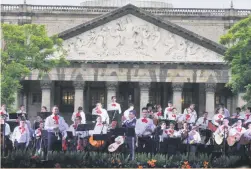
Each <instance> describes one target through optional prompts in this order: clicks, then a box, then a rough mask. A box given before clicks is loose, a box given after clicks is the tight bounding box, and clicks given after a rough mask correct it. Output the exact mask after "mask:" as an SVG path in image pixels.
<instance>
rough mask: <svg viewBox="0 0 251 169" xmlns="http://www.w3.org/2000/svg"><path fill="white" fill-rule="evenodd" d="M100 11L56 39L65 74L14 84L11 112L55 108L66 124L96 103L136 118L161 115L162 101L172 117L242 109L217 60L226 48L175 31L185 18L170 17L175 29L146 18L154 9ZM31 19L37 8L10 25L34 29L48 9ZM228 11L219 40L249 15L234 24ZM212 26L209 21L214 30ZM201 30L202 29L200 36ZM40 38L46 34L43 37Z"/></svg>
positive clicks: (153, 17)
mask: <svg viewBox="0 0 251 169" xmlns="http://www.w3.org/2000/svg"><path fill="white" fill-rule="evenodd" d="M4 7H5V8H4ZM28 7H30V8H28ZM26 8H28V9H29V10H30V11H32V10H34V9H35V8H34V6H33V8H32V7H31V6H29V5H27V6H26ZM92 8H93V7H90V8H89V9H92ZM2 9H4V10H2V15H3V14H4V15H3V18H2V22H9V21H10V20H11V17H14V16H17V13H19V14H20V13H22V12H17V11H16V13H15V10H9V11H8V10H6V9H7V6H6V5H5V6H3V5H2ZM8 9H9V7H8ZM47 9H49V8H47ZM103 9H106V10H108V9H109V10H108V12H107V11H106V12H105V13H102V14H100V15H98V16H96V15H95V17H94V16H91V15H94V14H93V11H91V12H92V13H91V12H90V13H89V14H90V17H93V18H91V19H89V20H88V21H84V22H82V23H81V24H77V25H75V26H72V27H71V28H67V29H64V30H63V31H58V32H57V33H58V35H59V37H60V38H62V39H63V40H64V48H65V49H66V50H67V57H66V58H67V60H69V61H70V65H69V66H65V67H56V68H54V69H53V70H52V71H51V72H50V73H49V74H47V75H45V76H44V77H43V78H42V79H39V78H38V72H36V71H33V72H32V73H31V74H30V75H29V76H28V77H26V79H25V80H23V81H22V85H23V89H22V90H21V91H20V92H19V93H18V95H17V104H24V105H26V109H27V112H28V115H29V117H30V118H34V117H35V115H36V113H37V112H38V111H40V108H41V106H46V107H47V108H51V107H52V106H53V105H58V106H59V108H60V112H61V113H62V115H63V116H65V118H66V120H67V121H70V118H69V117H70V116H71V113H72V112H73V111H75V110H77V108H78V107H79V106H83V107H84V111H85V112H86V114H90V112H91V110H92V108H93V107H94V106H95V104H96V103H97V102H101V103H102V104H103V106H104V107H105V108H106V107H107V104H108V103H109V102H110V100H111V96H114V95H116V96H117V101H118V102H119V103H120V104H121V108H122V110H123V111H124V110H126V109H127V107H128V105H129V103H133V104H134V105H135V109H136V110H137V112H138V115H139V113H140V110H141V108H142V107H144V106H146V104H147V103H152V104H153V105H156V104H160V105H161V106H162V107H166V105H167V102H168V101H169V100H172V101H173V103H174V105H175V107H176V108H177V110H178V111H179V112H181V111H182V112H183V109H184V108H186V107H187V106H189V104H190V103H195V104H196V110H197V112H198V113H199V114H201V113H202V112H203V111H204V110H206V111H208V112H209V113H210V115H211V116H212V115H213V113H214V111H215V108H216V107H217V106H218V105H219V104H220V103H224V104H225V105H226V107H227V108H228V109H229V110H230V111H231V112H233V111H234V109H235V107H237V106H242V105H244V104H245V102H244V101H243V100H242V97H241V96H242V95H243V94H242V93H239V94H237V95H234V94H233V93H232V92H231V91H230V90H229V89H228V88H226V87H225V84H226V83H227V82H228V81H229V79H230V78H231V72H230V71H229V67H228V66H227V65H226V63H225V62H224V60H223V56H224V52H225V51H226V48H225V47H224V46H222V45H220V44H219V43H217V41H216V38H215V37H213V35H212V36H209V35H210V34H209V33H205V32H203V31H202V32H203V33H204V34H203V33H200V32H201V30H199V29H198V32H197V31H192V30H191V29H189V28H186V26H182V24H179V23H178V24H177V23H176V22H177V21H178V20H184V23H185V22H186V21H185V20H188V18H186V17H187V16H178V15H179V14H178V13H176V14H174V12H173V13H172V16H170V18H171V17H172V19H173V20H176V22H172V19H169V20H167V19H165V18H166V17H167V16H168V15H169V14H168V13H167V12H166V15H160V14H158V13H154V12H153V11H154V10H155V12H156V11H161V8H156V9H154V8H152V9H151V10H152V11H149V10H150V9H149V8H139V7H136V6H134V5H131V4H128V5H126V6H123V7H120V8H114V9H112V10H110V8H108V7H107V8H103ZM174 9H175V8H171V9H168V10H174ZM26 10H27V9H26ZM162 10H163V11H164V10H165V9H164V8H163V9H162ZM166 10H167V9H166ZM187 10H188V9H187ZM38 11H39V8H36V11H35V12H34V11H33V12H30V13H31V15H29V16H27V17H28V18H22V19H21V20H20V18H19V19H17V20H15V19H13V18H12V20H13V21H17V22H21V23H24V22H26V23H27V22H28V23H29V22H30V23H36V22H35V20H36V17H37V18H39V17H40V18H42V16H41V15H44V16H43V17H48V16H49V15H54V14H55V13H53V12H55V9H54V11H53V12H51V13H50V12H48V11H47V12H46V10H44V11H43V14H41V13H40V14H39V12H38ZM163 11H162V12H163ZM212 11H213V9H212ZM228 11H230V13H228V15H227V16H228V17H226V18H228V20H227V19H226V20H227V21H226V20H223V21H222V22H221V24H223V27H224V28H221V27H220V26H219V25H218V28H217V29H218V30H219V31H220V30H221V29H223V32H226V31H227V29H228V28H229V26H231V25H232V24H233V23H234V22H236V21H238V20H240V19H242V18H244V17H247V16H248V15H249V14H250V13H251V11H250V10H246V11H245V15H244V14H241V15H239V16H238V14H236V13H235V14H233V15H232V14H231V12H233V11H234V12H236V10H234V9H232V10H231V9H230V10H228ZM4 12H5V13H4ZM77 12H79V11H77ZM208 12H210V11H208ZM218 12H219V11H218ZM58 13H59V15H62V16H61V19H62V18H63V16H64V17H65V15H67V14H62V13H60V10H59V12H58ZM72 13H73V11H72ZM72 13H71V14H72ZM183 13H184V11H183ZM237 13H238V12H237ZM79 15H80V14H79ZM200 15H201V16H203V15H207V16H208V17H209V18H210V17H212V18H214V19H215V18H217V17H219V16H214V14H213V13H212V14H211V15H212V16H211V15H209V14H205V12H204V13H203V10H201V13H199V9H197V13H195V12H194V13H193V16H190V17H194V18H197V19H194V20H195V21H196V20H197V22H198V23H201V22H202V19H203V17H201V18H200V19H198V18H199V16H200ZM224 15H225V14H224ZM23 16H25V15H23ZM74 16H75V15H74ZM229 16H232V17H229ZM29 17H30V18H29ZM68 17H69V16H68ZM212 18H211V20H213V19H212ZM54 19H55V18H54ZM208 20H210V19H208ZM219 20H220V19H219V18H217V19H215V20H214V24H217V23H216V22H219ZM229 20H232V21H229ZM50 21H51V22H52V20H50ZM47 22H48V23H49V19H47ZM54 22H55V25H56V21H55V20H54ZM182 22H183V21H182ZM210 22H212V21H210ZM210 22H209V21H205V19H204V24H205V25H207V26H208V29H211V28H213V27H211V26H210ZM39 24H43V22H41V23H39ZM45 24H47V23H45ZM211 24H212V25H213V23H211ZM218 24H219V23H218ZM47 26H48V25H47ZM207 26H206V27H204V28H203V29H204V30H205V31H207ZM48 27H50V25H49V26H48ZM59 27H60V26H59ZM60 29H62V28H60ZM54 31H55V30H54ZM210 31H212V30H208V32H210ZM48 32H49V34H50V29H48ZM223 32H220V34H223ZM218 33H219V32H217V31H216V32H215V34H218ZM220 34H219V35H220ZM204 35H206V36H207V37H205V36H204ZM219 35H217V37H218V38H219Z"/></svg>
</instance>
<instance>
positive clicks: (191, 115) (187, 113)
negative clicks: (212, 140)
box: [183, 104, 197, 124]
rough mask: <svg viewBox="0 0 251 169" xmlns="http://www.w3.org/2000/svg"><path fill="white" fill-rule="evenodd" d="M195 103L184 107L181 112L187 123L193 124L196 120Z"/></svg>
mask: <svg viewBox="0 0 251 169" xmlns="http://www.w3.org/2000/svg"><path fill="white" fill-rule="evenodd" d="M194 108H195V104H190V106H189V108H186V109H185V110H184V113H183V121H186V122H187V123H189V124H194V123H195V121H196V120H197V113H196V111H195V110H194Z"/></svg>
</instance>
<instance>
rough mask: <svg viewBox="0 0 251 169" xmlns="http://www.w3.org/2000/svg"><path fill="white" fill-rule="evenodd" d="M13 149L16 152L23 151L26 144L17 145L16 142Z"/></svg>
mask: <svg viewBox="0 0 251 169" xmlns="http://www.w3.org/2000/svg"><path fill="white" fill-rule="evenodd" d="M15 147H16V150H25V148H26V143H18V142H15Z"/></svg>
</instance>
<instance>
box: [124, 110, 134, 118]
mask: <svg viewBox="0 0 251 169" xmlns="http://www.w3.org/2000/svg"><path fill="white" fill-rule="evenodd" d="M132 110H133V107H130V108H129V109H127V110H126V111H125V112H124V117H125V118H126V120H129V113H130V111H132Z"/></svg>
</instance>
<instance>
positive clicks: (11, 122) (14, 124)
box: [6, 121, 19, 132]
mask: <svg viewBox="0 0 251 169" xmlns="http://www.w3.org/2000/svg"><path fill="white" fill-rule="evenodd" d="M6 123H8V124H9V126H10V131H12V132H13V131H14V129H15V128H16V127H17V126H18V125H19V123H18V122H17V121H6Z"/></svg>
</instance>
